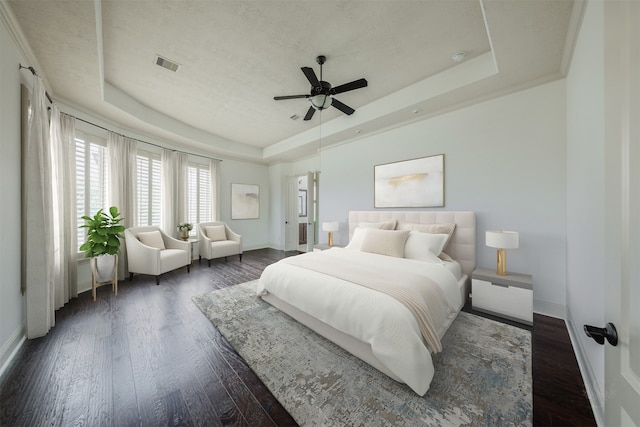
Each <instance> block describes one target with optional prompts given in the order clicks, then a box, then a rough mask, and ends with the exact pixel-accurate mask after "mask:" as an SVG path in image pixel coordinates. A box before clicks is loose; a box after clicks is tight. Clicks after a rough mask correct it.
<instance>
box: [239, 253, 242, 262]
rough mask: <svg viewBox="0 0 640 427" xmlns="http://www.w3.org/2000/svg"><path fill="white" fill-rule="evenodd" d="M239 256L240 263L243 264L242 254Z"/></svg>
mask: <svg viewBox="0 0 640 427" xmlns="http://www.w3.org/2000/svg"><path fill="white" fill-rule="evenodd" d="M239 255H240V262H242V254H239Z"/></svg>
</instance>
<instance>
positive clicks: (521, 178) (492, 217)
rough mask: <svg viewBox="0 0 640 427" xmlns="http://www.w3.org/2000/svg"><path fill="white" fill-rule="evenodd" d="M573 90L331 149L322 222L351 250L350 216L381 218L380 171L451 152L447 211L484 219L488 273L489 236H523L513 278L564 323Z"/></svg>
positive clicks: (513, 253) (483, 257)
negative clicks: (377, 201)
mask: <svg viewBox="0 0 640 427" xmlns="http://www.w3.org/2000/svg"><path fill="white" fill-rule="evenodd" d="M565 91H566V88H565V82H564V80H562V81H556V82H553V83H549V84H545V85H542V86H538V87H535V88H533V89H529V90H525V91H521V92H518V93H515V94H512V95H508V96H505V97H502V98H498V99H494V100H491V101H487V102H484V103H481V104H478V105H474V106H471V107H468V108H464V109H461V110H457V111H453V112H451V113H447V114H443V115H441V116H437V117H433V118H429V119H426V120H424V121H420V122H416V123H413V124H410V125H407V126H403V127H400V128H396V129H392V130H389V131H387V132H383V133H379V134H376V135H373V136H367V137H364V138H362V139H360V140H357V141H354V142H351V143H349V144H344V145H340V146H337V147H335V148H330V149H325V150H324V151H323V152H322V155H321V165H322V166H321V170H322V173H321V184H320V221H328V220H337V221H339V222H340V231H339V232H337V233H335V234H334V241H335V243H336V244H338V245H340V244H342V245H343V244H346V243H347V239H348V230H347V222H346V221H347V217H348V212H349V211H350V210H372V209H374V207H373V168H374V165H377V164H382V163H388V162H394V161H401V160H407V159H413V158H418V157H423V156H429V155H433V154H442V153H443V154H444V155H445V207H444V208H439V209H444V210H472V211H475V212H476V214H477V229H478V233H477V236H476V237H477V242H478V247H477V264H478V266H480V267H488V268H494V267H495V265H496V251H495V249H491V248H488V247H486V246H485V245H484V232H485V231H486V230H488V229H495V228H499V229H500V228H501V229H508V230H516V231H518V232H519V233H520V248H519V249H517V250H510V251H508V254H507V267H508V269H509V270H510V271H515V272H520V273H529V274H532V275H533V280H534V300H535V303H534V308H535V310H536V311H537V312H541V313H546V314H551V315H555V316H559V317H563V316H564V310H565V303H566V300H565V277H566V270H565V266H566V253H565V252H566V239H565V233H566V224H565V217H566V210H565V206H566V202H565V200H566V190H565V189H566V176H565V165H566V157H565V150H566V144H565V138H566V104H565ZM293 169H294V170H297V169H300V167H299V166H298V165H294V166H293ZM273 203H279V202H278V201H276V200H273ZM323 237H324V236H320V240H321V241H322V239H323Z"/></svg>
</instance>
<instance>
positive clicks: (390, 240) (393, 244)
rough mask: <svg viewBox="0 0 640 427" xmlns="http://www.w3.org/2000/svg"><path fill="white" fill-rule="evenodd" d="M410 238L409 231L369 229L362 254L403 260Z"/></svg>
mask: <svg viewBox="0 0 640 427" xmlns="http://www.w3.org/2000/svg"><path fill="white" fill-rule="evenodd" d="M408 236H409V230H403V231H397V230H378V229H375V228H371V229H368V230H367V232H366V234H365V235H364V239H363V241H362V252H371V253H374V254H380V255H387V256H393V257H397V258H403V257H404V244H405V242H406V241H407V237H408Z"/></svg>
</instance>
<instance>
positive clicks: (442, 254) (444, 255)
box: [438, 251, 453, 261]
mask: <svg viewBox="0 0 640 427" xmlns="http://www.w3.org/2000/svg"><path fill="white" fill-rule="evenodd" d="M438 258H440V259H441V260H443V261H453V258H451V255H449V254H448V253H445V252H444V251H442V252H440V255H438Z"/></svg>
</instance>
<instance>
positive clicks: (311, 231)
mask: <svg viewBox="0 0 640 427" xmlns="http://www.w3.org/2000/svg"><path fill="white" fill-rule="evenodd" d="M315 176H316V174H314V173H313V172H307V252H313V246H314V245H315V242H316V240H315V239H316V229H315V224H316V218H317V214H316V204H315V200H316V194H317V191H318V187H317V182H316V181H315Z"/></svg>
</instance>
